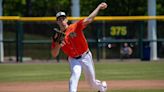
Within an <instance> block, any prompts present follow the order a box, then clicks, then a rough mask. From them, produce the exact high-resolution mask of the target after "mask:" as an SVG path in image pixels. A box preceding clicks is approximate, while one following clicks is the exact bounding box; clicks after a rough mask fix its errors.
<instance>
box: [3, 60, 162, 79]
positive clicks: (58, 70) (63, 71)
mask: <svg viewBox="0 0 164 92" xmlns="http://www.w3.org/2000/svg"><path fill="white" fill-rule="evenodd" d="M95 69H96V76H97V78H99V79H101V80H163V79H164V62H155V61H153V62H112V63H110V62H103V63H101V62H100V63H96V64H95ZM69 74H70V72H69V64H68V63H48V64H23V63H22V64H0V82H11V81H13V82H15V81H52V80H68V79H69V76H70V75H69ZM81 79H82V80H83V79H84V77H83V75H82V77H81Z"/></svg>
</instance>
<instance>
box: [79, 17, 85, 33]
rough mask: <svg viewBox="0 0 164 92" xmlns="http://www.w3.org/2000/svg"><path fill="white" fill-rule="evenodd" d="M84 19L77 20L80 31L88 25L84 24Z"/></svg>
mask: <svg viewBox="0 0 164 92" xmlns="http://www.w3.org/2000/svg"><path fill="white" fill-rule="evenodd" d="M83 20H84V19H82V20H79V21H78V22H77V26H78V30H79V31H80V30H81V31H83V29H84V28H86V26H87V25H84V24H83Z"/></svg>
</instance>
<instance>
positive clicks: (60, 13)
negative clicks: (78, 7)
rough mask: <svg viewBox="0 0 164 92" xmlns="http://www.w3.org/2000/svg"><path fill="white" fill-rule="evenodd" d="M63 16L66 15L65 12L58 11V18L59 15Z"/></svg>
mask: <svg viewBox="0 0 164 92" xmlns="http://www.w3.org/2000/svg"><path fill="white" fill-rule="evenodd" d="M61 16H64V17H66V14H65V12H58V13H57V14H56V18H59V17H61Z"/></svg>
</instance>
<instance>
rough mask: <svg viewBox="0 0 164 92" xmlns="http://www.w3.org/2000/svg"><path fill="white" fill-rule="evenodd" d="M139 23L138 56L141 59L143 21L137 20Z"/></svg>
mask: <svg viewBox="0 0 164 92" xmlns="http://www.w3.org/2000/svg"><path fill="white" fill-rule="evenodd" d="M139 24H140V30H139V39H138V43H139V56H140V59H141V60H142V58H143V23H142V22H139Z"/></svg>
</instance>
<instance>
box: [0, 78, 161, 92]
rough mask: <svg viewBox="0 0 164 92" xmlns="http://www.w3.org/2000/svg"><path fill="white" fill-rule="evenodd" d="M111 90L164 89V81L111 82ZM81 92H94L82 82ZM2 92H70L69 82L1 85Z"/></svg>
mask: <svg viewBox="0 0 164 92" xmlns="http://www.w3.org/2000/svg"><path fill="white" fill-rule="evenodd" d="M107 83H108V88H109V90H121V89H164V80H111V81H107ZM78 90H79V91H80V92H86V91H87V92H94V90H91V88H90V87H89V86H88V84H87V83H86V82H84V81H80V83H79V88H78ZM0 92H68V82H67V81H52V82H13V83H0Z"/></svg>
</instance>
